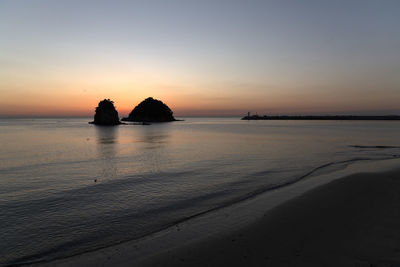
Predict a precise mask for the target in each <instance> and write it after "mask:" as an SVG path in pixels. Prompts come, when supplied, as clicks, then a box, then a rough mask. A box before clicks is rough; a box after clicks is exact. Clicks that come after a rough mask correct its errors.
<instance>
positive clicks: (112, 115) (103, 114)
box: [92, 99, 121, 125]
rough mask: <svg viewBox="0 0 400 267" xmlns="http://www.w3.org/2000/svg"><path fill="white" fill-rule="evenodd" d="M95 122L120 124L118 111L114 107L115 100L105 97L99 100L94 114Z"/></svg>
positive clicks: (99, 123) (98, 123)
mask: <svg viewBox="0 0 400 267" xmlns="http://www.w3.org/2000/svg"><path fill="white" fill-rule="evenodd" d="M92 123H93V124H97V125H118V124H120V123H121V122H120V121H119V117H118V112H117V110H116V109H115V107H114V102H113V101H111V100H110V99H104V100H102V101H100V102H99V105H98V106H97V107H96V113H95V114H94V121H93V122H92Z"/></svg>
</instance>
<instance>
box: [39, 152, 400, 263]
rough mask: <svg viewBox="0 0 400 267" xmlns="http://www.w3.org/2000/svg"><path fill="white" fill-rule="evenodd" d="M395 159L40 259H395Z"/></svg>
mask: <svg viewBox="0 0 400 267" xmlns="http://www.w3.org/2000/svg"><path fill="white" fill-rule="evenodd" d="M399 163H400V162H399V161H398V160H392V161H380V162H365V163H360V164H354V165H352V166H351V167H350V168H346V169H345V170H343V171H339V172H338V173H336V174H326V175H325V176H318V177H315V178H311V179H306V180H304V181H301V182H299V183H296V184H293V185H291V186H287V187H285V188H282V189H280V190H276V191H272V192H268V193H266V194H262V195H260V196H258V197H256V198H255V199H252V200H249V201H245V202H243V203H238V205H234V206H233V207H229V208H224V209H222V210H220V211H217V212H213V213H210V214H205V215H204V216H200V217H199V218H194V219H191V220H189V221H188V222H185V223H182V224H178V225H175V226H173V227H170V228H168V229H166V230H164V231H161V232H158V233H155V234H153V235H150V236H148V237H145V238H143V239H142V240H133V241H129V242H126V243H121V244H119V245H115V246H111V247H107V248H104V249H99V250H96V251H92V252H87V253H83V254H80V255H76V256H73V257H69V258H65V259H59V260H55V261H51V262H47V263H43V262H42V263H39V264H38V265H39V266H368V267H372V266H400V170H393V171H382V170H388V169H389V170H390V169H393V168H396V167H397V166H399ZM361 171H362V172H365V173H361ZM310 188H312V189H310Z"/></svg>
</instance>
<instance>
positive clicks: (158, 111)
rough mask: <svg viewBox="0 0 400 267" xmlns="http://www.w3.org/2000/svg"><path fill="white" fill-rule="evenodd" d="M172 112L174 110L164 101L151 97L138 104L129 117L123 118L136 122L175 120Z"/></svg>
mask: <svg viewBox="0 0 400 267" xmlns="http://www.w3.org/2000/svg"><path fill="white" fill-rule="evenodd" d="M172 114H173V112H172V110H171V109H170V108H169V107H168V106H167V105H166V104H164V103H163V102H162V101H160V100H157V99H154V98H152V97H149V98H146V99H145V100H143V101H142V102H141V103H140V104H139V105H137V106H136V107H135V108H134V109H133V110H132V111H131V113H130V114H129V116H128V117H127V118H123V119H122V120H123V121H134V122H167V121H175V118H174V116H173V115H172Z"/></svg>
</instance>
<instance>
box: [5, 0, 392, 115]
mask: <svg viewBox="0 0 400 267" xmlns="http://www.w3.org/2000/svg"><path fill="white" fill-rule="evenodd" d="M399 14H400V1H397V0H393V1H386V0H376V1H368V0H362V1H324V0H314V1H308V0H304V1H295V0H293V1H285V0H283V1H282V0H279V1H278V0H277V1H267V0H265V1H251V0H249V1H244V0H238V1H235V0H230V1H223V0H213V1H206V0H201V1H200V0H198V1H190V0H181V1H167V0H165V1H151V0H148V1H82V0H79V1H74V0H65V1H62V0H56V1H54V0H48V1H42V0H35V1H33V0H29V1H21V0H9V1H8V0H1V1H0V92H1V97H0V116H25V115H29V116H35V115H40V116H71V115H72V116H86V115H88V116H89V115H93V111H94V108H95V107H96V106H97V103H98V102H99V101H100V100H101V99H104V98H110V99H112V100H113V101H114V102H115V105H116V107H117V109H118V111H119V113H120V115H121V116H122V115H126V114H128V113H129V112H130V110H131V109H132V108H133V107H134V106H135V105H137V104H138V103H139V102H140V101H141V100H143V99H144V98H146V97H149V96H152V97H154V98H157V99H160V100H162V101H164V102H165V103H166V104H168V105H169V106H170V107H171V109H172V110H173V111H174V113H175V114H176V115H177V116H187V115H199V116H201V115H243V114H245V113H247V111H252V112H258V113H259V114H326V113H340V114H343V113H351V114H400V15H399Z"/></svg>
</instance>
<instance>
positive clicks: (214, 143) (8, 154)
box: [0, 118, 400, 265]
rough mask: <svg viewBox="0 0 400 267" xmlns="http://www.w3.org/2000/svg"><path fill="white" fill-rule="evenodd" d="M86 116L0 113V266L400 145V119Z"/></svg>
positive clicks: (49, 255) (157, 222)
mask: <svg viewBox="0 0 400 267" xmlns="http://www.w3.org/2000/svg"><path fill="white" fill-rule="evenodd" d="M89 120H90V119H89V118H87V119H76V118H71V119H0V148H1V150H0V151H1V153H0V265H8V264H19V263H24V262H34V261H41V260H51V259H54V258H57V257H65V256H69V255H73V254H78V253H82V252H84V251H88V250H94V249H96V248H100V247H105V246H109V245H112V244H116V243H119V242H123V241H127V240H131V239H135V238H139V237H142V236H144V235H147V234H149V233H152V232H154V231H157V230H160V229H163V228H165V227H167V226H169V225H172V224H173V223H176V222H179V221H182V220H185V219H187V218H189V217H191V216H195V215H196V214H199V213H202V212H205V211H209V210H212V209H216V208H219V207H223V206H226V205H229V204H232V203H235V202H237V201H240V200H243V199H246V198H248V197H249V196H252V195H255V194H258V193H260V192H264V191H268V189H271V188H276V187H278V186H285V185H287V184H289V183H292V182H295V181H297V180H299V179H307V177H308V176H307V175H308V174H310V172H312V171H313V170H316V171H315V172H314V173H313V174H316V173H319V172H328V171H332V170H333V169H337V168H341V167H343V166H344V164H348V163H349V162H352V161H354V160H366V159H384V158H393V157H396V156H398V155H400V139H399V136H400V122H383V121H367V122H366V121H241V120H240V119H239V118H185V121H181V122H173V123H162V124H152V125H150V126H133V125H121V126H117V127H99V126H94V125H89V124H88V123H87V122H88V121H89ZM354 145H356V146H361V147H354ZM374 146H386V147H380V148H377V147H374ZM371 164H373V161H371ZM320 166H325V167H324V168H319V169H318V167H320Z"/></svg>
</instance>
